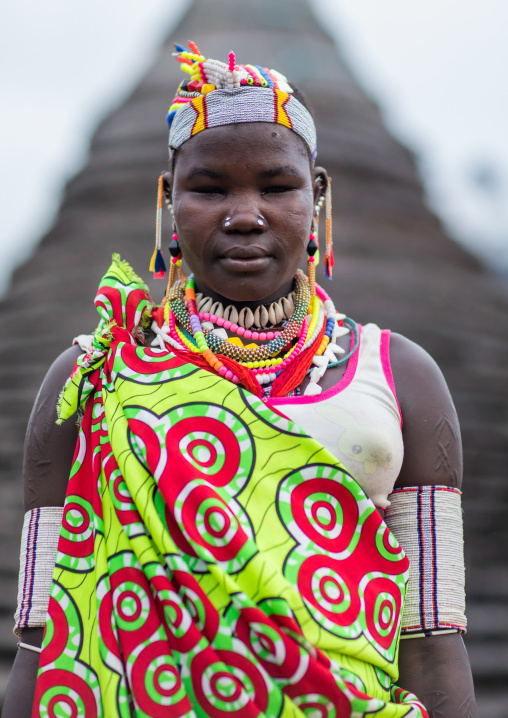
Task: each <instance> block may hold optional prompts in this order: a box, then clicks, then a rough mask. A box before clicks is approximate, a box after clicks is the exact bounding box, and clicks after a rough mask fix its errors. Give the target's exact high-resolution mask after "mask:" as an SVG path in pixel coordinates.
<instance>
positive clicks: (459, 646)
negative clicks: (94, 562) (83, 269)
mask: <svg viewBox="0 0 508 718" xmlns="http://www.w3.org/2000/svg"><path fill="white" fill-rule="evenodd" d="M165 185H166V192H167V194H168V196H170V197H171V200H172V203H173V208H174V214H175V223H176V228H177V232H178V236H179V242H180V246H181V248H182V251H183V254H184V257H185V261H186V263H187V264H188V266H189V267H190V269H191V270H192V271H193V273H194V275H195V278H196V285H197V290H198V291H203V292H206V293H207V294H208V295H210V296H213V297H214V298H216V299H218V300H222V301H223V302H225V303H226V304H229V303H231V302H233V303H236V304H237V305H242V304H246V303H248V304H250V305H252V304H256V303H261V302H268V301H273V300H275V299H277V298H279V297H281V296H284V295H285V294H286V293H287V292H288V291H290V289H291V286H292V278H293V277H294V275H295V272H296V270H297V268H298V266H299V265H300V264H301V262H302V260H303V258H304V256H305V249H306V245H307V242H308V236H309V231H310V228H311V222H312V216H313V208H314V205H315V204H316V202H317V200H318V199H319V196H320V195H321V193H322V192H323V191H324V187H325V185H326V173H325V171H324V170H323V169H322V168H315V167H313V165H312V163H311V162H310V159H309V155H308V151H307V149H306V147H305V145H304V143H303V142H302V140H301V139H300V138H299V137H298V136H297V135H296V134H294V133H293V132H292V131H291V130H289V129H287V128H285V127H280V126H273V125H269V124H262V123H251V124H244V125H236V126H229V127H221V128H214V129H211V130H207V131H206V132H202V133H200V134H198V135H197V136H196V137H194V138H193V139H192V140H189V141H188V142H186V143H185V144H184V145H182V147H181V148H180V149H179V151H178V154H177V158H176V161H175V162H174V169H173V171H172V172H169V173H167V175H166V177H165ZM260 218H261V219H262V220H263V222H262V224H260V223H259V222H258V220H259V219H260ZM226 222H229V224H227V225H226ZM338 341H339V343H340V344H341V345H342V346H343V348H344V349H346V350H347V349H348V348H349V341H350V339H349V337H347V336H346V337H341V338H340V339H339V340H338ZM80 353H81V350H80V349H79V348H78V347H72V348H71V349H68V350H67V351H66V352H64V353H63V354H62V355H61V356H60V357H59V358H58V359H57V361H56V362H55V363H54V364H53V366H52V367H51V368H50V370H49V372H48V375H47V376H46V379H45V380H44V383H43V385H42V388H41V391H40V393H39V395H38V397H37V399H36V402H35V405H34V409H33V412H32V416H31V419H30V422H29V425H28V430H27V438H26V445H25V459H24V476H23V478H24V486H25V509H26V510H29V509H32V508H35V507H37V506H61V505H63V503H64V498H65V492H66V488H67V481H68V476H69V470H70V465H71V461H72V454H73V450H74V446H75V443H76V437H77V429H76V426H75V423H74V422H73V421H72V419H71V420H69V421H67V422H66V423H65V424H63V425H62V426H57V425H56V423H55V419H56V413H55V406H56V402H57V398H58V394H59V392H60V390H61V387H62V385H63V383H64V382H65V380H66V378H67V377H68V376H69V374H70V372H71V370H72V367H73V364H74V361H75V359H76V357H77V356H78V355H79V354H80ZM390 357H391V364H392V371H393V375H394V380H395V385H396V391H397V398H398V401H399V404H400V407H401V411H402V416H403V438H404V461H403V465H402V469H401V472H400V474H399V477H398V479H397V483H396V485H397V486H421V485H432V484H440V485H450V486H457V487H460V486H461V483H462V451H461V441H460V430H459V425H458V420H457V415H456V412H455V408H454V406H453V402H452V399H451V397H450V393H449V391H448V388H447V386H446V382H445V380H444V378H443V375H442V374H441V372H440V370H439V368H438V366H437V365H436V363H435V362H434V361H433V360H432V358H431V357H430V356H429V355H428V354H427V353H426V352H425V351H424V350H423V349H421V348H420V347H418V346H417V345H416V344H414V343H413V342H411V341H409V340H408V339H405V338H404V337H402V336H401V335H398V334H393V335H392V339H391V345H390ZM345 369H346V365H342V366H339V367H336V368H334V369H331V370H330V371H328V372H327V373H326V374H325V376H324V377H323V380H322V382H321V385H322V387H323V389H325V390H326V389H328V388H330V387H332V386H333V385H334V384H336V383H337V382H338V381H339V379H340V378H341V376H342V374H343V373H344V371H345ZM22 640H23V641H24V642H27V643H32V644H34V645H40V643H41V640H42V629H24V630H23V636H22ZM37 665H38V656H37V655H36V654H34V653H31V652H29V651H27V650H20V651H19V652H18V656H17V658H16V661H15V664H14V667H13V671H12V675H11V680H10V684H9V689H8V695H7V698H6V702H5V705H4V711H3V716H4V718H23V717H24V716H26V717H27V718H28V717H29V716H30V715H31V706H32V703H33V694H34V686H35V677H36V671H37ZM399 670H400V676H399V680H398V685H400V686H401V687H403V688H406V689H407V690H410V691H412V692H413V693H415V694H416V695H417V696H419V698H420V699H421V700H422V701H423V702H424V704H425V705H426V706H427V707H428V709H429V711H430V716H431V718H474V716H476V709H475V705H474V691H473V684H472V678H471V670H470V667H469V660H468V657H467V653H466V650H465V647H464V644H463V641H462V638H461V637H460V636H459V635H457V634H454V635H444V636H436V637H432V638H426V639H410V640H403V641H401V644H400V654H399Z"/></svg>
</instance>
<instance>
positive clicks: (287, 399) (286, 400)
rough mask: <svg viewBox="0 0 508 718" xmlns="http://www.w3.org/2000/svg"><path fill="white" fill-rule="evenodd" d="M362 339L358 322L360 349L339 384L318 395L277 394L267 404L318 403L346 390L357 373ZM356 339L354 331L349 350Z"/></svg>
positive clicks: (360, 326)
mask: <svg viewBox="0 0 508 718" xmlns="http://www.w3.org/2000/svg"><path fill="white" fill-rule="evenodd" d="M361 339H362V325H361V324H358V349H357V350H356V351H355V353H354V354H353V356H352V357H350V359H349V360H348V363H347V369H346V371H345V372H344V375H343V376H342V378H341V380H340V381H339V382H338V383H337V384H335V386H332V387H330V389H327V390H326V391H323V392H321V394H318V396H276V397H274V398H273V399H271V398H270V399H268V401H267V402H266V404H267V406H271V407H273V406H274V405H275V404H317V403H318V402H320V401H325V399H329V398H330V397H331V396H335V395H336V394H339V392H341V391H344V389H345V388H346V387H348V386H349V385H350V384H351V382H352V381H353V379H354V376H355V374H356V368H357V366H358V357H359V355H360V343H361ZM354 341H355V335H354V332H351V343H350V345H349V351H351V349H352V348H353V347H354Z"/></svg>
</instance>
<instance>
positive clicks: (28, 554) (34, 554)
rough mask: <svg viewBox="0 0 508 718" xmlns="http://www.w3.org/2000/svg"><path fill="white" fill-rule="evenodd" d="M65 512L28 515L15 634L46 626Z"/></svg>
mask: <svg viewBox="0 0 508 718" xmlns="http://www.w3.org/2000/svg"><path fill="white" fill-rule="evenodd" d="M62 514H63V508H62V507H61V506H43V507H42V508H38V509H32V510H31V511H27V512H26V514H25V520H24V523H23V533H22V534H21V551H20V557H19V583H18V607H17V609H16V613H15V614H14V620H15V626H14V633H15V634H16V635H17V636H20V635H21V629H22V628H36V627H40V626H44V625H45V623H46V614H47V611H48V604H49V593H50V590H51V582H52V580H53V571H54V568H55V560H56V551H57V546H58V538H59V536H60V527H61V525H62Z"/></svg>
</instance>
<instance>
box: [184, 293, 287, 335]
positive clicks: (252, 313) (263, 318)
mask: <svg viewBox="0 0 508 718" xmlns="http://www.w3.org/2000/svg"><path fill="white" fill-rule="evenodd" d="M295 298H296V294H295V292H290V293H289V294H288V295H287V296H286V297H281V299H278V300H277V301H276V302H272V303H271V304H260V305H259V306H258V307H256V309H254V310H252V309H250V307H243V308H242V309H240V311H238V310H237V308H236V307H235V306H234V304H229V305H228V306H227V307H224V305H223V304H222V302H214V301H213V299H212V298H211V297H207V296H205V295H203V294H201V292H199V293H198V294H196V305H197V308H198V312H199V317H200V319H204V320H205V321H212V322H215V321H216V320H217V319H224V320H225V321H229V322H231V324H238V326H239V327H242V328H243V329H252V327H256V328H257V329H267V328H269V327H275V326H277V325H279V324H280V323H281V322H283V321H285V320H287V319H291V316H292V315H293V312H294V310H295ZM207 314H208V316H206V315H207Z"/></svg>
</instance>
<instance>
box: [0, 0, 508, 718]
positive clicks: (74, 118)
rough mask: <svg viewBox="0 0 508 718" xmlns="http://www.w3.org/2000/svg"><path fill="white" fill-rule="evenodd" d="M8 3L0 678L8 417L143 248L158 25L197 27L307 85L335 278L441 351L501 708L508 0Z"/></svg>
mask: <svg viewBox="0 0 508 718" xmlns="http://www.w3.org/2000/svg"><path fill="white" fill-rule="evenodd" d="M2 20H3V22H2V23H1V27H0V40H1V42H0V58H1V65H2V68H3V73H2V80H1V82H2V93H1V97H0V102H1V111H2V113H1V117H2V130H3V131H2V133H1V136H0V161H1V164H2V169H3V171H2V175H1V178H0V184H1V191H0V212H1V217H2V232H1V234H0V295H3V297H4V298H3V301H2V303H0V330H1V332H2V343H1V346H0V469H1V471H2V477H1V482H0V540H1V541H2V546H3V550H2V552H1V554H0V587H1V588H2V590H0V696H1V695H3V691H4V689H5V684H6V681H7V678H8V672H9V663H10V661H11V660H12V656H13V653H14V649H15V642H14V637H13V636H12V634H11V633H10V631H11V628H12V619H11V615H12V611H13V609H14V604H15V592H16V571H17V553H18V550H19V549H18V539H19V533H20V530H21V521H22V515H23V509H22V505H21V482H20V472H21V454H22V441H23V433H24V427H25V425H26V421H27V418H28V415H29V412H30V408H31V404H32V403H33V399H34V396H35V393H36V391H37V387H38V385H39V384H40V381H41V379H42V377H43V375H44V373H45V371H46V369H47V366H48V365H49V363H50V362H51V361H52V359H53V358H54V357H55V356H56V355H57V353H58V352H59V351H61V350H62V349H64V348H65V347H66V346H68V344H69V342H70V340H71V339H72V337H73V336H74V335H75V334H77V333H81V332H83V331H88V330H90V329H91V328H92V327H93V326H94V325H95V321H96V320H95V316H94V309H93V306H91V305H92V299H93V296H94V291H95V288H96V286H97V282H98V280H99V278H100V276H101V275H102V273H103V272H104V270H105V268H106V267H107V262H108V257H109V256H110V254H111V252H112V251H120V252H121V253H122V255H124V256H125V257H126V258H127V259H129V260H130V261H131V262H132V263H133V264H134V266H135V268H136V269H137V270H138V271H141V272H143V269H144V267H145V265H146V264H147V263H148V259H149V254H150V248H151V241H152V234H153V231H152V229H153V228H152V224H153V216H152V215H153V208H154V205H155V190H156V178H157V176H158V173H159V172H160V170H161V169H163V168H164V166H165V162H166V150H165V147H166V127H165V114H166V111H167V107H168V105H169V102H170V100H171V98H172V97H173V93H174V89H175V87H176V84H177V82H178V81H179V79H180V78H179V76H178V75H179V72H178V68H177V67H175V66H176V62H174V61H173V60H172V59H171V57H170V53H171V41H173V40H174V39H178V40H179V41H183V42H185V41H187V40H188V39H189V38H191V39H194V40H196V41H197V42H198V44H199V45H200V47H201V49H202V51H203V52H204V53H205V55H209V56H212V57H217V58H218V59H220V58H225V57H226V54H227V52H228V51H229V50H230V49H234V50H235V51H236V53H237V57H238V58H239V60H240V61H245V62H259V61H262V62H263V63H264V64H271V65H272V66H274V67H276V68H277V69H281V70H282V71H284V72H286V74H287V75H288V76H289V77H290V79H292V80H293V81H294V82H295V83H296V84H298V85H299V86H301V88H302V89H303V90H304V91H305V93H306V94H307V95H308V96H309V98H310V100H311V103H312V104H313V106H314V108H315V110H316V118H317V125H318V137H319V154H320V161H321V162H322V163H323V164H324V165H325V166H327V167H328V168H329V170H330V171H331V175H332V177H333V178H334V212H335V214H334V220H335V221H334V230H335V237H336V239H335V245H336V257H337V275H338V276H337V279H336V280H335V282H334V290H333V292H334V298H335V300H336V302H338V306H339V308H340V309H344V310H345V311H346V312H347V313H348V314H350V315H351V316H353V317H354V318H355V319H357V320H359V321H376V322H378V323H379V324H382V325H383V326H390V327H391V328H392V329H394V330H397V331H401V332H403V333H405V334H406V335H408V336H409V337H410V338H411V339H414V340H415V341H418V342H419V343H421V344H422V345H423V346H424V347H425V348H426V349H427V350H429V351H430V352H431V353H432V354H433V355H434V356H435V358H436V359H437V360H438V362H439V364H440V366H441V367H442V368H443V371H444V373H445V376H446V378H447V380H448V382H449V384H450V387H451V389H452V394H453V396H454V398H455V401H456V403H457V408H458V411H459V417H460V419H461V424H462V430H463V435H464V436H463V438H464V445H465V468H466V483H465V493H464V506H465V522H466V540H467V553H466V559H467V567H468V598H469V620H470V631H469V633H468V636H467V645H468V649H469V651H470V655H471V660H472V663H473V668H474V673H475V678H476V684H477V691H478V700H479V706H480V710H479V715H481V716H482V717H483V718H506V705H508V688H507V686H508V613H507V608H506V606H507V603H506V599H508V567H507V562H506V558H505V556H504V549H503V547H504V546H506V543H507V540H508V531H507V524H508V522H506V518H505V517H506V512H507V510H508V487H507V480H506V468H505V467H506V462H507V459H508V372H507V369H506V367H507V366H508V363H507V360H508V329H507V325H508V322H507V314H506V312H507V310H508V290H507V281H508V202H507V198H508V133H507V132H506V127H507V125H508V96H507V94H506V91H505V71H506V67H507V66H508V42H507V34H508V5H507V4H506V3H505V2H504V0H481V1H480V0H462V1H461V2H459V0H427V2H426V3H424V4H423V3H417V4H414V3H407V1H406V0H384V2H383V3H379V1H378V0H319V1H318V0H308V2H307V0H258V2H257V3H256V5H255V6H252V5H251V4H247V3H241V2H239V1H238V0H236V2H233V1H232V0H196V1H195V2H193V1H192V0H178V2H177V1H176V0H172V2H171V3H168V2H164V0H145V1H144V3H143V4H140V3H138V2H136V1H135V0H122V1H121V2H120V0H101V1H100V2H99V0H88V2H87V3H86V5H83V4H80V5H77V4H73V3H68V2H64V0H47V1H46V2H45V3H44V4H42V5H41V4H40V3H35V2H34V0H20V1H19V2H17V3H9V4H6V3H4V6H3V8H2ZM168 231H169V229H168ZM145 276H147V273H146V272H145ZM152 286H153V285H152ZM327 289H328V287H327ZM329 291H330V290H329ZM159 295H162V288H161V287H158V285H156V289H155V297H156V298H159Z"/></svg>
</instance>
